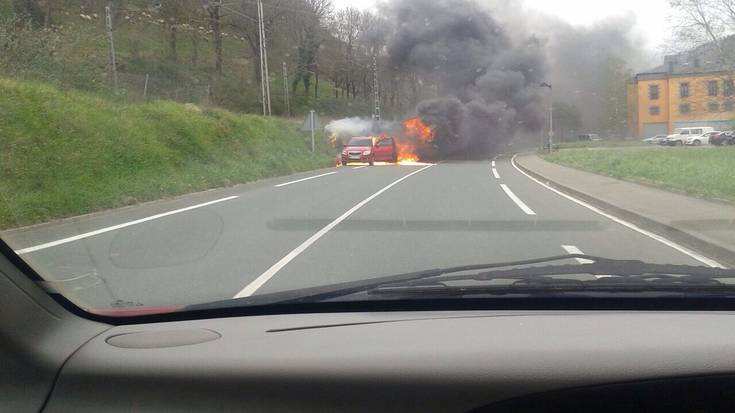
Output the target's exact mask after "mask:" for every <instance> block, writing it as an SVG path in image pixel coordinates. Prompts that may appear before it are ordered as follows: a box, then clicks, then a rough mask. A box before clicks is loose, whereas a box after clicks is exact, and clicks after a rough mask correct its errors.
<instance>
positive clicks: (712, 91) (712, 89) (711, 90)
mask: <svg viewBox="0 0 735 413" xmlns="http://www.w3.org/2000/svg"><path fill="white" fill-rule="evenodd" d="M717 89H718V88H717V81H716V80H710V81H708V82H707V94H708V95H709V96H717V94H718V93H719V90H717Z"/></svg>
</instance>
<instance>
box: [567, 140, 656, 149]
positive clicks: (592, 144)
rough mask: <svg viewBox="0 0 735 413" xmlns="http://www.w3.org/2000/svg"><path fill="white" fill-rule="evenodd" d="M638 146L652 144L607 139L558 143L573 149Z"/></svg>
mask: <svg viewBox="0 0 735 413" xmlns="http://www.w3.org/2000/svg"><path fill="white" fill-rule="evenodd" d="M636 146H651V145H646V144H644V143H643V142H641V141H640V140H637V139H636V140H627V141H624V140H612V139H605V140H601V141H578V142H561V143H559V144H558V145H557V147H558V148H559V149H573V148H619V147H636Z"/></svg>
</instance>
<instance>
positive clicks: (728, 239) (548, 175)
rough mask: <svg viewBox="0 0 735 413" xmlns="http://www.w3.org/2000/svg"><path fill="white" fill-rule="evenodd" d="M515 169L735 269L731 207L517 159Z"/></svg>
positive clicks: (537, 160) (733, 208) (531, 158)
mask: <svg viewBox="0 0 735 413" xmlns="http://www.w3.org/2000/svg"><path fill="white" fill-rule="evenodd" d="M515 164H516V165H517V166H518V167H519V168H520V169H521V170H523V171H524V172H526V173H527V174H529V175H531V176H533V177H534V178H536V179H539V180H540V181H542V182H544V183H546V184H547V185H549V186H551V187H553V188H555V189H557V190H559V191H561V192H564V193H566V194H568V195H571V196H573V197H575V198H578V199H580V200H583V201H585V202H588V203H590V204H593V205H595V206H597V207H599V208H600V209H602V210H605V211H607V212H609V213H611V214H613V215H616V216H618V217H620V218H623V219H625V220H627V221H630V222H632V223H634V224H636V225H639V226H641V227H642V228H646V229H648V230H650V231H652V232H654V233H657V234H659V235H661V236H664V237H666V238H668V239H671V240H673V241H676V242H678V243H680V244H682V245H684V246H686V247H689V248H691V249H693V250H696V251H698V252H700V253H702V254H705V255H707V256H709V257H712V258H714V259H716V260H718V261H720V262H722V263H724V264H726V265H728V266H735V206H730V205H725V204H722V203H715V202H709V201H705V200H701V199H698V198H693V197H689V196H685V195H681V194H677V193H673V192H668V191H665V190H662V189H657V188H652V187H649V186H645V185H640V184H636V183H632V182H626V181H621V180H618V179H614V178H610V177H606V176H602V175H596V174H593V173H589V172H584V171H580V170H576V169H573V168H568V167H565V166H561V165H557V164H554V163H551V162H547V161H545V160H543V159H541V158H540V157H538V156H536V155H519V156H517V157H516V158H515Z"/></svg>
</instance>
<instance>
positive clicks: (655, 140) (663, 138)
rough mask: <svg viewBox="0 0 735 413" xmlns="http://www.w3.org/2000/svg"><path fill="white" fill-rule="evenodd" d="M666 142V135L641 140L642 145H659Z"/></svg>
mask: <svg viewBox="0 0 735 413" xmlns="http://www.w3.org/2000/svg"><path fill="white" fill-rule="evenodd" d="M664 141H666V135H656V136H652V137H650V138H646V139H643V143H650V144H654V145H655V144H659V143H661V142H664Z"/></svg>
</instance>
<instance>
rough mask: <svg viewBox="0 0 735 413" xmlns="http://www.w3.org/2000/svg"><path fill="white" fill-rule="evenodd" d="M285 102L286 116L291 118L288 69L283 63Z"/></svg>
mask: <svg viewBox="0 0 735 413" xmlns="http://www.w3.org/2000/svg"><path fill="white" fill-rule="evenodd" d="M283 102H284V104H285V109H286V116H291V102H289V96H288V68H287V67H286V62H283Z"/></svg>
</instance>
